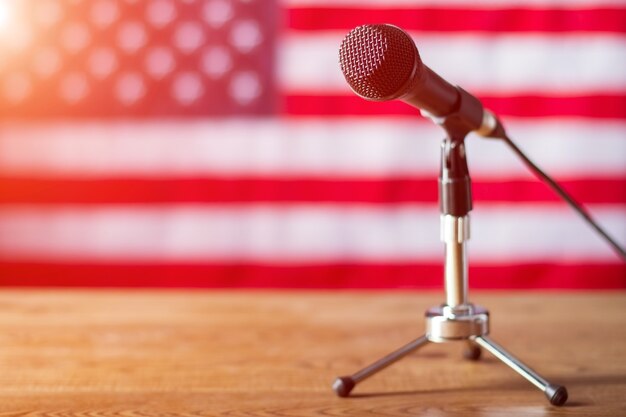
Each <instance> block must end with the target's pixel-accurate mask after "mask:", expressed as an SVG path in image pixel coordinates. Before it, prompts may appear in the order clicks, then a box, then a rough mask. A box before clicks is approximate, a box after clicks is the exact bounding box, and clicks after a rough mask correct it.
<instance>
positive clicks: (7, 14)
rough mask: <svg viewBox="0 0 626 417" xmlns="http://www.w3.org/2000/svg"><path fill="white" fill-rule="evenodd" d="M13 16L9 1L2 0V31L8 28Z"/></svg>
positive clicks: (0, 19)
mask: <svg viewBox="0 0 626 417" xmlns="http://www.w3.org/2000/svg"><path fill="white" fill-rule="evenodd" d="M12 14H13V13H12V10H11V5H10V3H9V0H0V31H1V30H3V29H5V28H6V27H7V26H8V23H9V20H11V15H12Z"/></svg>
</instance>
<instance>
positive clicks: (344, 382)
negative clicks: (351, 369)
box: [333, 376, 356, 397]
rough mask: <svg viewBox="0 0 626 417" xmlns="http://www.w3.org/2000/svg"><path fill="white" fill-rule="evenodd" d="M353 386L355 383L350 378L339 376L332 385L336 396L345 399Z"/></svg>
mask: <svg viewBox="0 0 626 417" xmlns="http://www.w3.org/2000/svg"><path fill="white" fill-rule="evenodd" d="M355 385H356V383H355V382H354V380H353V379H352V378H351V377H349V376H340V377H339V378H337V379H335V382H334V383H333V390H335V393H336V394H337V395H338V396H340V397H347V396H348V395H350V392H351V391H352V388H354V386H355Z"/></svg>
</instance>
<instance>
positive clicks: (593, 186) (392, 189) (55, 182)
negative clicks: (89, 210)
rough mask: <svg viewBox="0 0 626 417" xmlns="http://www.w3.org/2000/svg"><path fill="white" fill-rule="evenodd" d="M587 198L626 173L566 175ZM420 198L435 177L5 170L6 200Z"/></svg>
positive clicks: (526, 189)
mask: <svg viewBox="0 0 626 417" xmlns="http://www.w3.org/2000/svg"><path fill="white" fill-rule="evenodd" d="M561 184H562V185H563V186H564V188H565V189H566V190H568V191H569V192H570V193H571V194H572V195H573V196H574V197H575V198H577V199H579V200H580V201H582V202H585V203H610V204H626V178H593V179H592V178H585V179H574V180H567V181H562V182H561ZM473 194H474V198H475V199H476V201H486V202H524V201H526V202H527V201H531V202H550V203H551V202H557V201H560V200H559V198H558V197H557V196H556V195H555V194H554V193H553V192H552V191H551V190H550V189H549V188H548V187H547V186H545V185H544V184H543V183H540V182H538V181H533V180H511V181H489V180H487V179H480V178H479V179H475V180H474V182H473ZM255 202H269V203H309V202H314V203H317V202H320V203H323V202H331V203H375V204H386V203H412V202H416V203H417V202H427V203H436V202H437V180H436V176H435V175H433V177H432V178H428V179H425V178H411V177H406V178H377V179H343V178H324V179H316V178H289V179H286V178H280V177H276V178H234V179H224V178H210V177H209V178H185V179H137V178H123V179H98V180H79V179H32V178H30V179H29V178H1V179H0V204H125V203H144V204H158V203H255Z"/></svg>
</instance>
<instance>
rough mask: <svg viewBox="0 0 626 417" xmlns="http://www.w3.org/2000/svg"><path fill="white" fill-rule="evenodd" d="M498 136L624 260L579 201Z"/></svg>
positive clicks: (619, 249)
mask: <svg viewBox="0 0 626 417" xmlns="http://www.w3.org/2000/svg"><path fill="white" fill-rule="evenodd" d="M500 138H501V139H503V140H504V141H505V142H506V144H507V145H509V147H511V149H513V152H515V153H516V154H517V156H519V157H520V158H521V159H522V161H524V163H525V164H526V166H528V168H530V170H531V171H533V172H534V173H535V174H536V175H537V176H538V177H539V178H540V179H541V180H542V181H544V182H545V183H546V184H548V185H549V186H550V188H552V190H553V191H554V192H555V193H557V194H558V195H559V197H561V198H562V199H563V200H565V202H566V203H567V204H569V206H570V207H571V208H573V209H574V211H576V213H578V214H579V215H580V216H581V217H582V218H583V219H585V221H586V222H587V223H588V224H589V225H590V226H591V227H593V228H594V229H595V230H596V232H598V233H600V235H601V236H602V237H603V238H604V239H605V240H606V241H607V242H608V243H609V244H610V245H611V246H612V247H613V249H615V251H616V252H617V253H618V255H619V256H620V257H621V258H622V260H623V261H626V251H624V248H622V247H621V246H620V245H619V244H618V243H617V242H616V241H615V240H613V238H612V237H611V236H609V234H608V233H607V232H605V231H604V229H602V227H600V225H599V224H598V223H596V221H595V220H593V219H592V218H591V216H590V215H589V213H587V212H586V211H585V209H584V208H583V206H582V205H580V203H578V202H577V201H576V200H574V199H573V198H572V196H570V195H569V194H568V193H567V191H565V190H564V189H563V188H562V187H561V186H560V185H559V184H558V183H557V182H556V181H554V180H553V179H552V178H550V177H549V176H548V174H546V173H545V172H543V171H542V170H541V169H540V168H539V167H538V166H537V165H535V164H534V163H533V162H532V161H531V160H530V159H528V157H527V156H526V155H525V154H524V152H522V150H521V149H520V148H518V147H517V145H515V144H514V143H513V141H511V139H510V138H509V137H508V136H507V135H506V134H504V135H502V136H501V137H500Z"/></svg>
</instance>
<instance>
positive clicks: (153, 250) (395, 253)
mask: <svg viewBox="0 0 626 417" xmlns="http://www.w3.org/2000/svg"><path fill="white" fill-rule="evenodd" d="M591 212H592V213H594V214H595V215H596V217H597V218H598V219H599V220H600V223H602V224H604V225H605V227H607V228H608V230H610V231H612V233H613V234H615V235H616V237H617V238H618V240H620V241H621V242H622V244H624V242H626V228H625V227H624V226H625V223H624V219H625V215H626V211H625V210H624V209H623V208H615V207H609V206H605V207H602V206H595V207H591ZM438 216H439V215H438V212H437V208H436V207H435V206H434V205H399V206H394V207H386V208H381V207H377V206H365V205H363V206H358V205H354V206H351V207H345V206H343V207H338V206H332V205H315V206H311V205H300V206H290V207H285V206H272V205H249V206H237V205H234V206H199V205H180V206H166V207H146V206H143V207H137V206H113V207H107V208H101V207H79V208H78V207H54V208H50V207H49V208H45V209H42V208H36V207H34V206H4V207H2V208H0V257H1V258H3V259H9V260H13V261H16V260H20V259H33V258H34V259H38V260H41V261H43V260H59V261H76V262H80V261H81V260H92V261H93V260H104V261H112V262H125V261H149V262H154V263H159V262H171V261H182V262H211V261H218V262H219V261H233V260H244V261H264V262H276V263H291V262H313V263H315V262H318V263H325V262H332V261H340V262H341V261H400V262H415V261H424V260H425V261H434V260H440V258H441V253H442V244H441V243H440V242H439V241H438V238H439V231H438V228H439V220H438ZM512 219H515V221H512ZM472 221H473V225H472V226H473V227H472V238H471V240H470V254H471V259H472V260H474V261H478V262H481V263H498V262H503V261H504V262H505V261H511V260H515V261H516V262H524V261H530V262H542V261H550V262H561V261H565V262H567V261H575V262H595V261H602V262H609V263H610V262H618V261H619V259H618V258H617V257H616V256H615V255H614V254H613V252H612V251H611V250H610V248H609V247H608V246H607V245H606V243H605V242H603V241H601V240H600V238H599V237H598V236H597V234H596V233H594V232H593V231H592V230H591V229H590V228H589V227H588V226H587V225H586V224H584V223H583V222H582V221H581V220H579V219H578V218H576V216H575V214H573V213H572V212H571V210H569V208H566V207H556V208H555V207H551V206H546V207H534V206H531V205H519V204H516V205H481V206H480V207H477V208H476V210H475V211H474V212H473V214H472Z"/></svg>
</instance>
